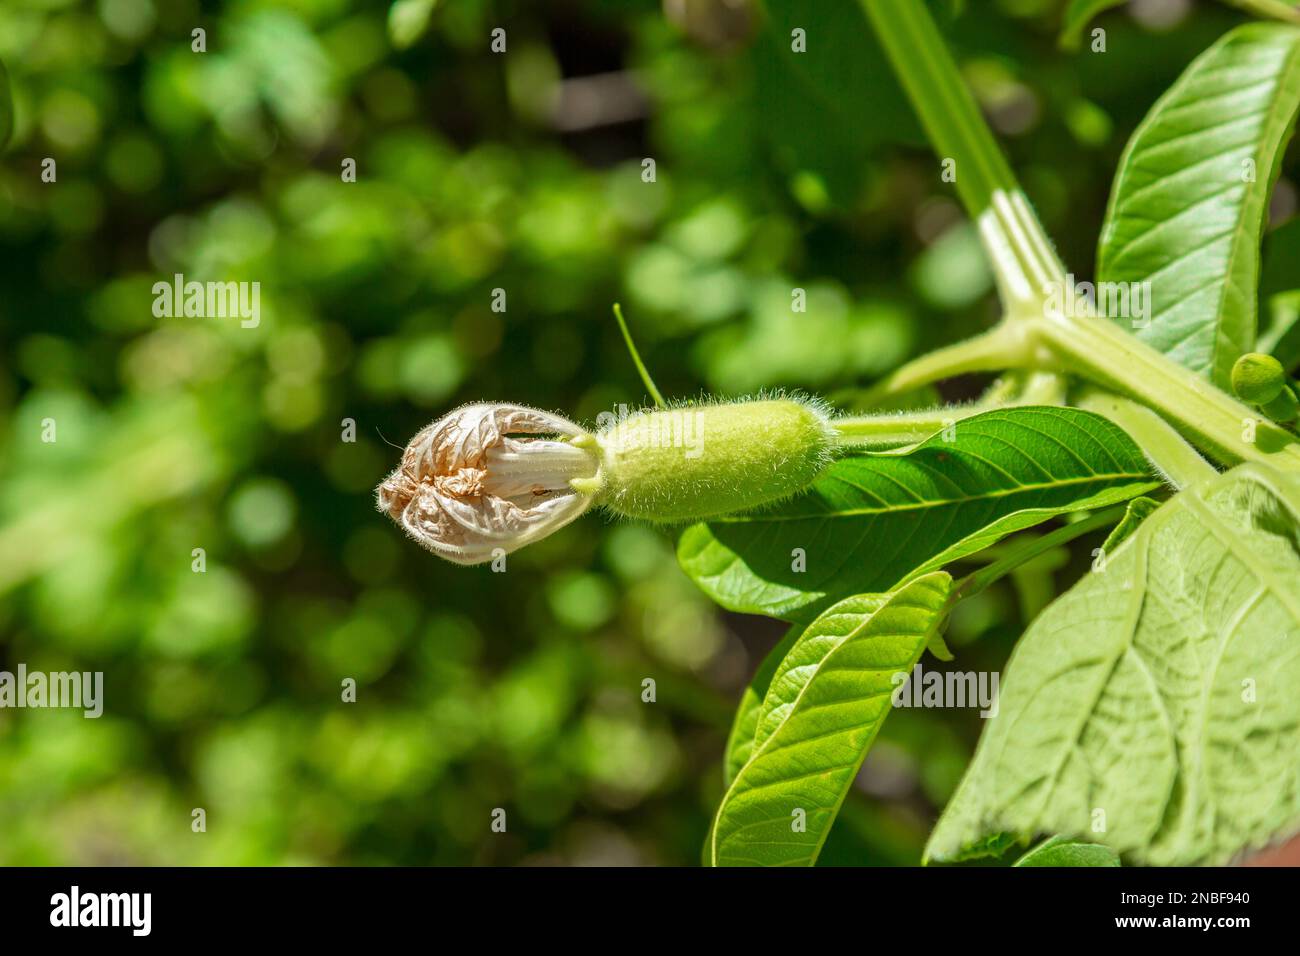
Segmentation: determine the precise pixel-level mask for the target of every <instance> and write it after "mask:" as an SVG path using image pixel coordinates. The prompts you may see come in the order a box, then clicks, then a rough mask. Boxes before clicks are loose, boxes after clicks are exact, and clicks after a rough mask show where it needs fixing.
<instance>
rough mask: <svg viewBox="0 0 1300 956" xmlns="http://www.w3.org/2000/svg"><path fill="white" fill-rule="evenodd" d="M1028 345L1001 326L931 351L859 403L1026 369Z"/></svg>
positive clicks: (1013, 328) (891, 375) (1017, 333)
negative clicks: (977, 375) (957, 379)
mask: <svg viewBox="0 0 1300 956" xmlns="http://www.w3.org/2000/svg"><path fill="white" fill-rule="evenodd" d="M1030 343H1031V339H1030V338H1029V337H1027V336H1026V335H1025V334H1024V331H1023V330H1022V329H1020V328H1019V327H1017V326H1015V325H1013V324H1011V323H1009V322H1002V323H1000V324H998V325H996V326H994V327H993V328H992V329H990V330H989V331H988V332H984V333H982V334H981V335H977V336H975V337H974V338H970V339H967V340H966V341H964V342H958V343H957V344H956V345H949V346H946V347H944V348H941V349H935V350H934V351H933V352H929V353H927V354H926V355H922V356H920V357H919V358H915V359H913V360H912V361H910V362H908V363H907V364H906V365H903V366H902V367H900V368H897V369H895V370H894V371H893V372H890V373H889V374H888V375H886V376H885V377H884V378H882V379H881V380H880V381H878V382H876V383H875V384H874V385H872V386H871V387H870V388H869V389H867V391H866V393H865V395H864V396H863V401H864V402H865V403H867V404H874V403H878V402H881V401H884V400H885V399H887V398H889V397H891V396H895V395H903V394H906V393H907V392H911V391H914V390H916V389H918V388H921V387H922V386H923V385H929V384H931V383H932V382H938V381H942V380H943V379H946V378H952V377H953V376H954V375H965V374H967V373H970V372H993V371H1001V370H1003V369H1009V368H1025V367H1028V366H1029V364H1030V359H1031V355H1030V352H1029V345H1030Z"/></svg>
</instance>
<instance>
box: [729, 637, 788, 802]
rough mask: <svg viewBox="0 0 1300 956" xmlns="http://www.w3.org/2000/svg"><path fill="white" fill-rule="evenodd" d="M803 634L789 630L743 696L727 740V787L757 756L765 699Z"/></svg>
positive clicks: (759, 667)
mask: <svg viewBox="0 0 1300 956" xmlns="http://www.w3.org/2000/svg"><path fill="white" fill-rule="evenodd" d="M802 633H803V628H801V627H792V628H790V630H788V631H786V633H785V636H784V637H783V638H781V641H780V643H778V644H777V645H776V647H774V648H772V650H771V651H770V652H769V653H768V655H767V656H766V657H764V658H763V661H762V663H761V664H759V665H758V670H757V671H755V672H754V678H753V680H751V681H750V682H749V686H748V687H746V688H745V693H744V694H742V695H741V697H740V706H738V707H737V708H736V717H735V719H734V720H733V721H732V724H731V733H730V734H729V735H728V737H727V751H726V758H725V759H724V760H723V764H722V773H723V780H724V782H725V784H726V786H728V787H730V786H731V782H732V781H733V780H735V779H736V774H738V773H740V768H741V767H743V766H745V764H746V763H748V762H749V758H750V757H751V756H752V755H753V753H754V731H756V730H757V729H758V717H759V714H760V713H762V710H763V698H764V697H766V696H767V688H768V686H769V685H771V683H772V675H773V674H775V673H776V669H777V667H779V666H780V664H781V661H782V660H784V659H785V656H786V654H788V653H790V648H792V647H794V642H795V641H797V640H798V639H799V635H800V634H802Z"/></svg>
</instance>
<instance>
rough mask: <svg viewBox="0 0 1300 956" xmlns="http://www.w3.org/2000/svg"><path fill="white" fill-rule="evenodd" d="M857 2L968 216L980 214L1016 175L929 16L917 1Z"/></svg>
mask: <svg viewBox="0 0 1300 956" xmlns="http://www.w3.org/2000/svg"><path fill="white" fill-rule="evenodd" d="M861 3H862V7H863V9H864V10H865V11H866V13H867V16H868V17H869V18H870V19H871V23H872V25H873V26H874V27H875V30H876V35H877V36H878V37H879V38H880V42H881V45H882V46H883V47H884V48H885V52H886V54H887V55H888V56H889V59H890V61H891V62H892V63H893V65H894V71H895V72H896V73H897V74H898V77H899V79H900V80H901V81H902V84H903V86H904V88H905V89H906V90H907V95H908V97H909V98H910V99H911V101H912V105H913V106H914V107H915V108H916V112H917V115H918V117H919V118H920V120H921V125H922V126H923V127H924V128H925V132H926V135H927V136H929V138H930V142H931V143H932V144H933V145H934V148H935V151H936V152H937V153H938V154H939V156H940V157H941V158H943V159H945V160H951V161H952V163H954V164H955V165H954V167H953V168H952V173H953V175H954V176H955V182H956V186H957V192H958V193H959V194H960V195H961V198H962V202H963V203H964V204H965V206H966V208H967V210H969V211H970V213H971V215H972V216H977V215H979V213H980V212H982V211H983V210H984V209H986V208H987V207H988V205H989V203H990V202H992V197H993V193H994V192H996V191H998V190H1002V191H1004V192H1011V191H1013V190H1014V189H1015V188H1016V180H1015V176H1014V175H1012V173H1011V168H1010V167H1009V166H1008V165H1007V161H1006V159H1005V158H1004V157H1003V155H1002V151H1001V150H1000V149H998V144H997V141H996V140H994V138H993V133H992V132H991V131H990V130H989V128H988V124H987V123H985V122H984V117H983V116H982V115H981V114H980V111H979V107H978V106H976V104H975V99H974V97H972V96H971V94H970V90H968V89H967V88H966V84H965V83H963V82H962V79H961V75H960V74H959V73H958V72H957V65H956V64H955V63H954V62H953V60H952V56H951V55H950V54H949V52H948V48H947V45H946V44H945V43H944V40H943V37H942V36H941V35H940V33H939V29H938V27H936V26H935V24H934V19H933V18H932V17H931V16H930V13H929V11H928V10H926V8H925V5H924V3H923V2H922V0H861Z"/></svg>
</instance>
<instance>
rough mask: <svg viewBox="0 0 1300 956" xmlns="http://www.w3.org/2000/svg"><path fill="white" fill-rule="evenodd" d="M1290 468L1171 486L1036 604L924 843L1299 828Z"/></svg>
mask: <svg viewBox="0 0 1300 956" xmlns="http://www.w3.org/2000/svg"><path fill="white" fill-rule="evenodd" d="M1293 481H1294V479H1292V478H1289V477H1286V476H1283V475H1280V474H1278V473H1276V472H1273V471H1270V470H1267V469H1265V468H1263V467H1261V466H1253V465H1244V466H1241V467H1239V468H1237V469H1235V470H1234V471H1232V472H1229V473H1228V474H1227V475H1223V476H1220V477H1217V478H1215V479H1213V480H1212V481H1210V482H1208V483H1206V484H1204V485H1199V486H1193V487H1191V488H1188V489H1186V490H1184V491H1183V492H1182V493H1180V494H1179V495H1177V496H1175V497H1174V498H1173V499H1171V500H1170V501H1169V502H1167V503H1166V504H1164V505H1163V506H1161V508H1160V509H1159V510H1158V511H1156V512H1155V513H1154V514H1152V515H1151V516H1150V517H1148V518H1147V519H1146V520H1145V521H1144V522H1143V523H1142V524H1141V525H1140V526H1139V527H1138V529H1137V530H1136V531H1135V532H1133V534H1132V535H1130V537H1129V538H1128V539H1127V540H1125V541H1124V543H1123V544H1121V545H1120V547H1119V548H1118V549H1117V550H1116V551H1115V553H1114V554H1113V555H1111V556H1110V559H1109V561H1108V562H1107V565H1106V569H1105V571H1102V572H1094V573H1090V574H1089V575H1087V576H1086V577H1085V578H1084V579H1083V580H1081V581H1080V582H1079V583H1078V584H1077V585H1076V586H1075V587H1073V588H1072V589H1071V590H1070V591H1068V592H1067V593H1066V594H1065V595H1063V596H1062V597H1061V598H1059V599H1058V600H1057V601H1056V602H1055V603H1054V604H1052V605H1051V607H1049V608H1048V609H1047V610H1046V611H1045V612H1043V614H1042V615H1041V616H1040V617H1039V618H1038V620H1036V621H1035V622H1034V624H1033V625H1032V626H1031V627H1030V629H1029V631H1028V632H1027V633H1026V634H1025V636H1024V637H1023V638H1022V639H1021V641H1020V643H1019V644H1018V645H1017V647H1016V650H1015V652H1014V654H1013V655H1012V659H1011V661H1010V663H1009V664H1008V668H1007V673H1006V675H1005V677H1004V679H1003V681H1002V688H1003V692H1002V695H1001V700H1000V713H999V714H998V716H997V717H994V718H992V719H991V720H990V722H989V724H988V726H987V727H985V729H984V733H983V736H982V737H981V739H980V743H979V747H978V748H977V750H976V754H975V758H974V760H973V761H972V762H971V765H970V767H969V768H968V770H967V773H966V777H965V779H964V780H963V782H962V784H961V786H960V787H959V789H958V791H957V794H956V796H954V797H953V799H952V801H951V802H950V804H949V805H948V808H947V809H946V810H945V812H944V814H943V816H942V817H941V818H940V820H939V824H938V826H937V827H936V828H935V831H934V833H933V834H932V835H931V838H930V843H929V846H928V847H927V851H926V852H927V856H929V857H930V858H932V859H936V860H943V859H955V858H960V857H961V856H962V855H963V851H964V850H965V849H966V848H967V847H969V846H970V845H972V844H975V843H977V842H978V841H980V840H981V839H983V838H986V837H987V836H989V835H991V834H997V833H1003V832H1005V833H1010V834H1013V835H1014V836H1017V837H1020V838H1030V837H1032V836H1034V835H1036V834H1041V833H1053V834H1061V835H1063V836H1066V837H1083V838H1085V839H1088V840H1094V841H1104V842H1105V843H1106V844H1107V845H1109V846H1111V847H1112V848H1114V849H1115V850H1117V851H1119V852H1121V853H1123V854H1125V855H1126V858H1127V859H1131V860H1132V862H1135V863H1140V864H1153V865H1194V864H1222V863H1224V862H1227V861H1229V860H1230V859H1232V858H1234V857H1235V856H1237V855H1238V854H1239V853H1241V852H1242V851H1244V850H1248V849H1251V848H1255V847H1260V846H1263V845H1265V844H1268V843H1269V842H1271V841H1273V840H1275V839H1280V838H1282V837H1284V836H1287V835H1289V834H1291V833H1293V832H1295V831H1296V830H1297V829H1298V828H1300V694H1297V692H1296V688H1297V687H1300V558H1297V553H1296V546H1295V528H1296V523H1295V521H1296V511H1297V507H1296V502H1297V500H1298V499H1300V493H1298V492H1297V486H1296V485H1295V484H1293ZM1098 827H1101V828H1103V829H1098Z"/></svg>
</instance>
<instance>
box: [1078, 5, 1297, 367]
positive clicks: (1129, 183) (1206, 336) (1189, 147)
mask: <svg viewBox="0 0 1300 956" xmlns="http://www.w3.org/2000/svg"><path fill="white" fill-rule="evenodd" d="M1298 107H1300V29H1297V28H1296V27H1293V26H1289V25H1285V24H1276V23H1250V24H1246V25H1245V26H1241V27H1238V28H1237V29H1235V30H1233V31H1232V32H1231V33H1229V34H1227V35H1226V36H1225V37H1223V38H1222V39H1221V40H1220V41H1219V42H1218V43H1216V44H1215V45H1214V46H1212V47H1210V49H1208V50H1206V51H1205V52H1204V53H1202V54H1201V55H1200V56H1199V57H1197V58H1196V60H1194V61H1193V62H1192V64H1191V65H1190V66H1189V67H1188V68H1187V69H1186V70H1185V71H1184V72H1183V75H1182V76H1181V77H1179V79H1178V81H1177V82H1176V83H1175V84H1174V85H1173V86H1172V87H1171V88H1170V89H1169V91H1168V92H1167V93H1165V95H1164V96H1162V97H1161V98H1160V100H1159V101H1158V102H1157V103H1156V105H1155V106H1154V107H1152V109H1151V112H1150V113H1148V114H1147V117H1146V119H1145V120H1143V122H1142V124H1141V125H1140V126H1139V127H1138V129H1137V132H1135V133H1134V134H1133V138H1132V139H1131V140H1130V141H1129V144H1128V148H1127V149H1126V150H1125V153H1124V156H1123V158H1122V159H1121V161H1120V167H1119V172H1118V173H1117V175H1116V178H1115V185H1114V188H1113V189H1112V191H1111V197H1110V206H1109V208H1108V209H1107V212H1106V222H1105V225H1104V227H1103V229H1102V234H1101V243H1100V249H1099V252H1098V261H1097V279H1098V281H1099V282H1101V283H1116V284H1123V285H1115V286H1111V287H1109V288H1112V289H1116V290H1119V289H1130V288H1132V287H1131V286H1129V285H1127V284H1129V283H1142V282H1149V283H1150V286H1149V294H1144V299H1145V300H1147V301H1146V305H1147V306H1148V308H1147V309H1146V310H1145V311H1146V312H1148V313H1149V314H1147V315H1142V316H1140V317H1141V318H1143V319H1145V320H1146V321H1145V322H1144V323H1141V324H1140V325H1138V326H1135V324H1134V323H1135V319H1136V318H1138V317H1139V316H1137V315H1135V314H1134V313H1137V312H1138V310H1137V309H1135V308H1134V307H1133V306H1132V304H1131V301H1130V306H1129V308H1128V309H1127V310H1126V309H1123V308H1122V307H1121V308H1117V307H1116V306H1117V303H1122V301H1123V300H1122V298H1120V297H1119V296H1114V297H1108V298H1109V299H1110V301H1109V304H1107V303H1105V302H1102V301H1101V300H1103V296H1101V295H1100V294H1099V295H1098V299H1099V304H1101V308H1102V311H1103V312H1104V313H1106V314H1108V316H1109V317H1110V318H1112V319H1113V320H1114V321H1115V322H1117V323H1118V324H1120V325H1123V326H1124V327H1125V328H1130V329H1132V330H1133V331H1134V332H1135V334H1136V335H1137V336H1138V337H1139V338H1141V339H1143V340H1144V341H1146V342H1147V343H1148V344H1149V345H1152V346H1154V347H1155V348H1157V349H1159V350H1160V351H1162V352H1165V353H1166V354H1168V355H1169V356H1170V357H1171V358H1173V359H1175V360H1176V361H1178V362H1181V363H1182V364H1183V365H1185V366H1187V367H1188V368H1190V369H1192V370H1194V371H1197V372H1200V373H1202V374H1204V375H1205V376H1206V377H1208V378H1210V379H1211V380H1212V381H1213V382H1214V383H1215V384H1217V385H1220V386H1225V387H1226V386H1227V385H1228V381H1229V373H1230V372H1231V370H1232V364H1233V362H1235V361H1236V360H1237V357H1238V356H1240V355H1241V354H1242V353H1243V352H1249V351H1251V350H1252V349H1253V347H1254V345H1255V334H1256V307H1255V298H1256V287H1257V281H1258V278H1259V256H1260V253H1259V249H1260V240H1261V237H1262V233H1263V228H1264V217H1265V212H1266V210H1267V206H1268V199H1269V195H1270V193H1271V191H1272V186H1273V182H1274V180H1275V179H1276V175H1277V166H1278V161H1279V160H1280V158H1281V156H1282V153H1283V150H1284V147H1285V145H1286V142H1287V140H1288V139H1289V138H1290V136H1291V130H1292V126H1293V125H1294V122H1295V116H1296V110H1297V108H1298ZM1116 312H1128V313H1130V314H1114V313H1116Z"/></svg>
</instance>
